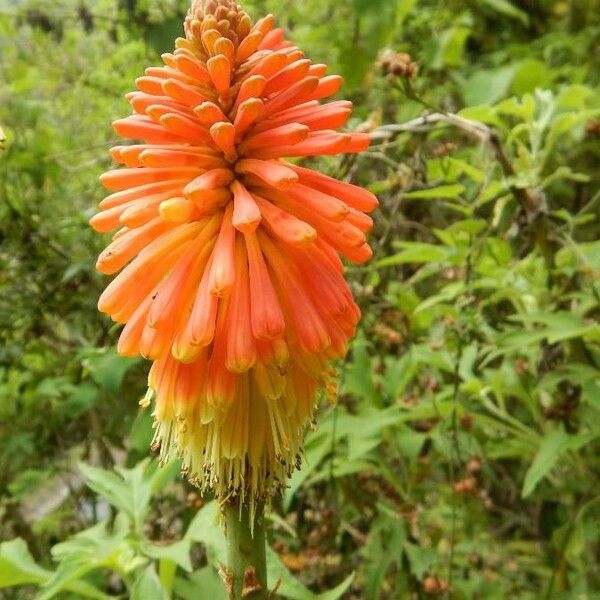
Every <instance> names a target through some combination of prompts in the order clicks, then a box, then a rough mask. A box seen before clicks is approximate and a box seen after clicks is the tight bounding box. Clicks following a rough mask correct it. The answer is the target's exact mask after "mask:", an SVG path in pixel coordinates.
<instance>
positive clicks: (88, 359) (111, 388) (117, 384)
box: [82, 348, 140, 394]
mask: <svg viewBox="0 0 600 600" xmlns="http://www.w3.org/2000/svg"><path fill="white" fill-rule="evenodd" d="M139 362H140V361H139V359H137V358H124V357H122V356H119V354H117V351H116V350H114V349H96V348H92V349H90V350H88V351H86V353H85V358H84V359H83V361H82V363H83V365H84V366H85V368H86V369H87V370H88V371H89V372H90V375H91V376H92V379H93V380H94V381H95V382H96V383H97V384H98V385H99V386H100V387H103V388H104V389H105V390H107V391H108V392H110V393H112V394H116V393H117V392H118V391H119V390H120V389H121V385H122V384H123V379H124V378H125V375H126V374H127V371H129V369H131V368H132V367H133V366H134V365H136V364H138V363H139Z"/></svg>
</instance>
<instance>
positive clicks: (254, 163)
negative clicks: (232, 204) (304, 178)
mask: <svg viewBox="0 0 600 600" xmlns="http://www.w3.org/2000/svg"><path fill="white" fill-rule="evenodd" d="M235 170H236V171H237V172H238V173H240V174H242V175H255V176H256V177H258V178H259V179H261V180H262V181H264V182H265V183H267V184H269V185H271V186H273V187H274V188H276V189H278V190H285V189H286V188H288V187H290V185H292V184H294V183H296V181H298V176H297V175H296V173H294V171H293V170H292V169H290V168H288V167H287V166H285V165H283V164H282V163H280V162H278V161H276V160H255V159H251V158H246V159H243V160H240V161H238V163H237V165H236V168H235Z"/></svg>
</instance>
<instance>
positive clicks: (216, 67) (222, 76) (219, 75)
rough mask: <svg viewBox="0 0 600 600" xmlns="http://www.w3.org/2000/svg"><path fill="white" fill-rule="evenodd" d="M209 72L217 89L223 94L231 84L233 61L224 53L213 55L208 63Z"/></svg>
mask: <svg viewBox="0 0 600 600" xmlns="http://www.w3.org/2000/svg"><path fill="white" fill-rule="evenodd" d="M206 66H207V67H208V72H209V73H210V77H211V79H212V81H213V83H214V85H215V88H216V89H217V91H218V92H219V93H221V94H223V93H225V92H226V91H227V90H229V86H230V85H231V63H230V62H229V60H228V59H227V57H225V56H224V55H223V54H218V55H217V56H213V57H212V58H210V59H209V60H208V62H207V63H206Z"/></svg>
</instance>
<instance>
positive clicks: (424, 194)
mask: <svg viewBox="0 0 600 600" xmlns="http://www.w3.org/2000/svg"><path fill="white" fill-rule="evenodd" d="M464 191H465V186H464V185H460V184H459V183H452V184H449V185H438V186H437V187H432V188H428V189H426V190H414V191H412V192H405V193H404V194H402V198H403V199H405V200H417V199H418V200H431V199H434V198H448V199H452V198H459V197H460V195H461V194H462V193H463V192H464Z"/></svg>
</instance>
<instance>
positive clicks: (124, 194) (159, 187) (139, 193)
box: [100, 179, 188, 209]
mask: <svg viewBox="0 0 600 600" xmlns="http://www.w3.org/2000/svg"><path fill="white" fill-rule="evenodd" d="M187 182H188V180H187V179H175V180H172V179H169V180H167V181H159V182H157V183H149V184H147V185H140V186H137V187H132V188H129V189H127V190H123V191H121V192H116V193H114V194H111V195H110V196H107V197H106V198H104V200H102V201H101V202H100V208H102V209H107V208H112V207H113V206H118V205H119V204H123V203H125V202H129V201H131V200H137V199H139V198H145V197H147V196H152V195H153V194H161V193H165V194H170V195H172V196H175V195H177V194H178V193H179V192H178V190H181V189H183V186H184V185H185V184H186V183H187ZM167 197H168V196H167Z"/></svg>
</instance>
